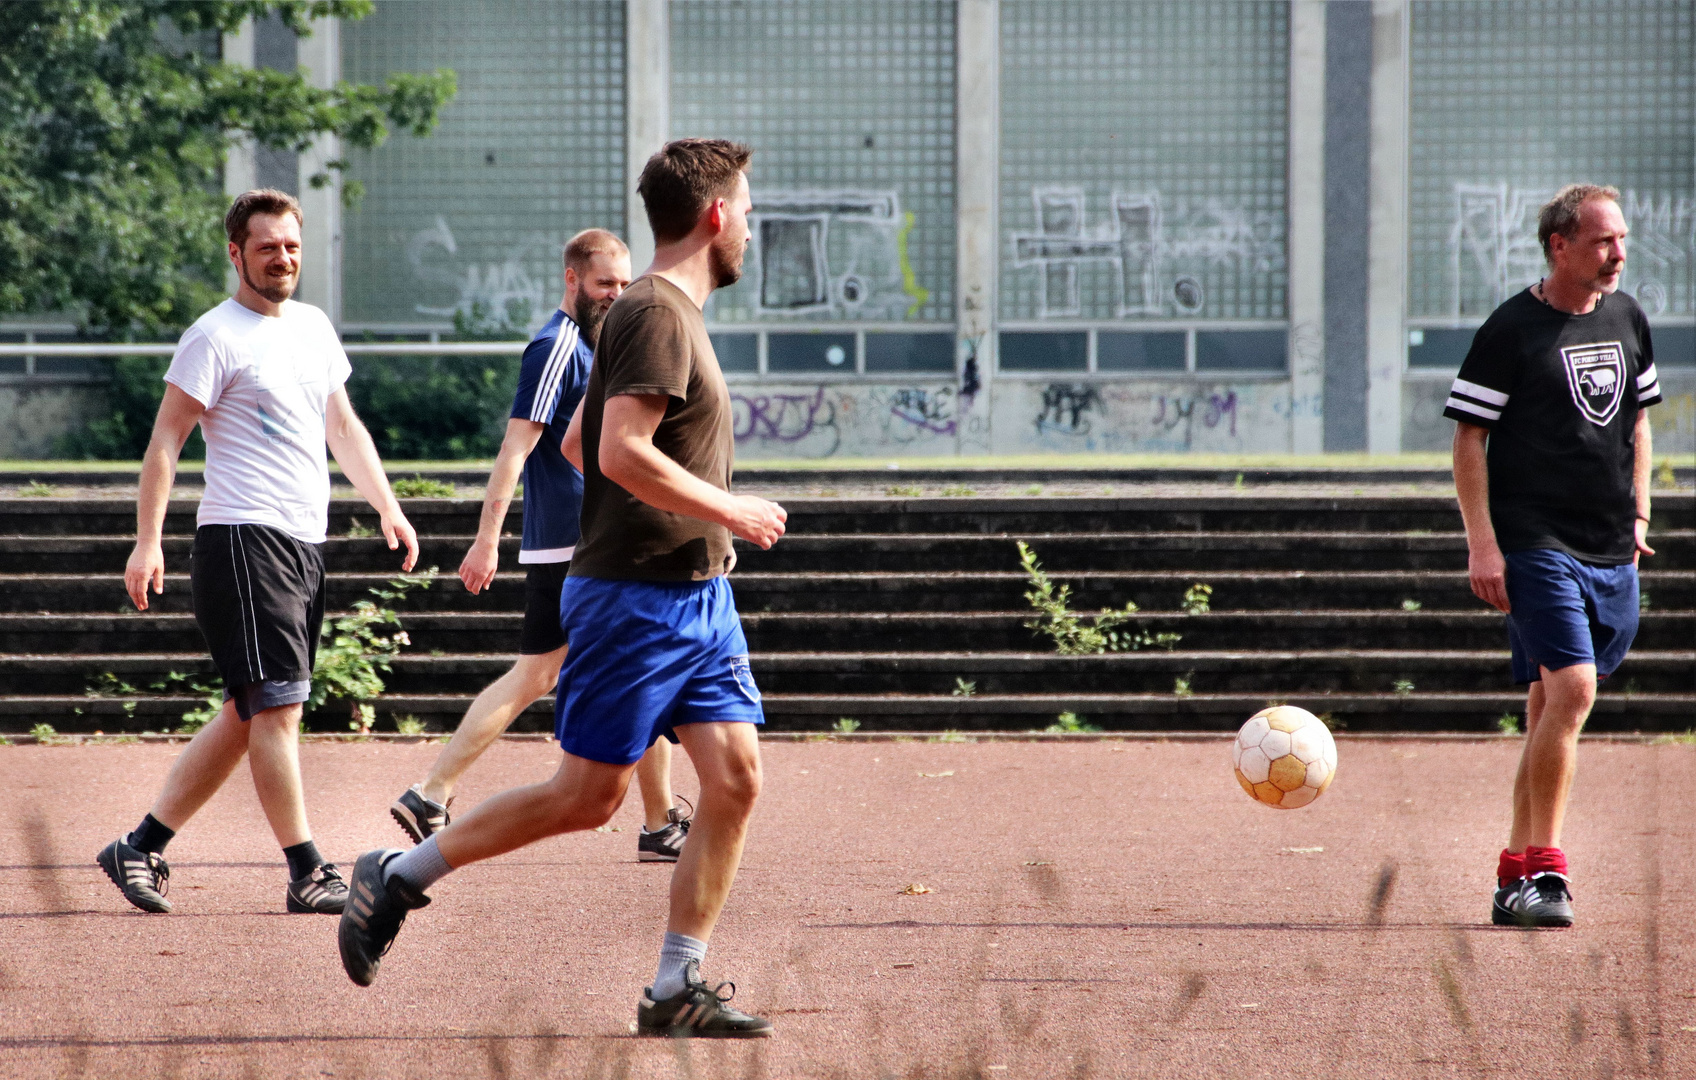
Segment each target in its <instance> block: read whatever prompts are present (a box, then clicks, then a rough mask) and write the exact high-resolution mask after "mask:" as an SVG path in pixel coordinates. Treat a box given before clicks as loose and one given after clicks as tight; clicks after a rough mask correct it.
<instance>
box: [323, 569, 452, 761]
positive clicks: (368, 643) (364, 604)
mask: <svg viewBox="0 0 1696 1080" xmlns="http://www.w3.org/2000/svg"><path fill="white" fill-rule="evenodd" d="M435 577H436V568H435V567H434V566H432V567H430V569H428V570H426V571H425V572H424V573H422V574H402V575H401V576H399V577H397V578H393V579H391V580H390V581H389V583H388V587H387V588H376V587H373V588H371V589H369V590H367V591H369V592H370V593H371V595H372V596H375V597H376V598H377V599H378V600H383V601H389V602H392V603H396V604H398V603H400V602H402V601H404V600H405V599H406V594H407V593H409V592H411V591H412V590H413V589H427V588H429V587H430V583H431V582H432V581H433V580H435ZM391 626H392V627H394V630H393V631H392V632H390V631H389V629H388V628H389V627H391ZM410 644H412V639H411V638H409V637H407V634H406V631H405V630H404V629H402V628H401V625H400V616H398V615H396V614H395V612H394V611H393V610H392V609H391V608H388V607H379V606H378V605H377V604H376V603H373V602H372V601H370V600H360V601H358V602H357V603H355V604H354V605H353V611H352V612H351V613H350V614H347V615H344V616H342V617H341V618H339V619H337V620H336V621H335V622H334V623H333V624H332V625H330V626H326V627H325V628H324V633H323V638H322V642H321V643H320V645H319V646H318V666H317V669H316V670H315V671H313V673H312V696H311V697H309V698H308V699H307V706H306V707H307V708H308V709H317V708H321V707H322V706H323V705H324V703H325V702H326V701H328V700H329V699H330V698H340V699H342V700H344V701H347V702H349V703H350V712H351V714H352V719H351V720H350V721H349V722H348V729H349V730H351V731H353V732H355V733H357V734H360V735H364V734H366V733H368V732H369V731H370V730H371V725H372V724H373V723H374V722H375V721H376V718H377V713H376V709H374V708H373V707H372V706H371V705H370V702H371V701H372V700H374V699H375V698H376V697H377V696H378V695H379V694H381V693H382V692H383V679H382V676H381V675H380V674H379V672H380V671H388V670H389V668H390V664H391V662H392V661H393V659H394V658H395V657H396V656H397V655H399V653H400V650H401V647H402V646H403V645H410Z"/></svg>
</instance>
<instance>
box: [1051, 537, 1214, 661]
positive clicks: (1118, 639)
mask: <svg viewBox="0 0 1696 1080" xmlns="http://www.w3.org/2000/svg"><path fill="white" fill-rule="evenodd" d="M1018 547H1019V565H1020V566H1021V567H1023V568H1024V571H1025V576H1026V577H1027V578H1029V580H1030V584H1031V588H1030V590H1029V591H1028V592H1026V593H1025V601H1026V602H1027V603H1029V604H1030V606H1031V607H1032V608H1034V609H1035V610H1036V612H1037V617H1036V618H1034V619H1032V620H1031V621H1029V622H1027V623H1025V625H1026V626H1027V627H1029V628H1030V629H1032V630H1035V631H1036V632H1037V633H1039V634H1045V635H1047V636H1048V637H1049V638H1050V639H1051V640H1052V641H1053V642H1054V651H1055V652H1058V653H1060V654H1061V655H1062V656H1085V655H1091V654H1094V653H1104V652H1123V651H1126V650H1131V651H1134V650H1137V649H1141V648H1144V647H1145V646H1149V645H1158V646H1159V647H1161V648H1163V649H1170V648H1171V647H1172V646H1174V645H1176V644H1177V643H1178V642H1179V641H1181V640H1183V635H1181V634H1171V633H1163V634H1151V633H1149V632H1148V631H1147V630H1137V631H1135V632H1132V631H1122V630H1116V629H1114V628H1115V627H1118V626H1122V625H1124V624H1125V623H1127V622H1130V621H1131V620H1132V619H1133V618H1135V617H1136V613H1137V606H1136V605H1135V604H1129V603H1128V604H1126V605H1125V606H1124V607H1122V608H1107V609H1104V610H1102V611H1100V612H1098V613H1097V614H1095V615H1092V616H1090V617H1089V620H1090V621H1089V623H1088V625H1086V624H1085V623H1084V619H1083V616H1081V615H1078V614H1077V613H1075V612H1073V611H1072V609H1071V599H1072V587H1071V586H1070V585H1060V586H1058V587H1057V586H1055V584H1054V582H1053V581H1051V580H1050V579H1049V577H1048V573H1047V571H1045V570H1043V568H1042V563H1041V562H1040V561H1038V559H1037V557H1036V551H1035V550H1033V549H1032V548H1031V547H1030V545H1028V544H1026V543H1025V542H1024V541H1023V540H1020V541H1018Z"/></svg>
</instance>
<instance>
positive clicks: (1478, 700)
mask: <svg viewBox="0 0 1696 1080" xmlns="http://www.w3.org/2000/svg"><path fill="white" fill-rule="evenodd" d="M470 703H471V697H470V695H465V694H385V695H383V696H382V697H381V698H379V699H378V700H377V701H376V702H375V703H374V704H375V707H376V710H377V717H378V719H377V724H376V729H377V730H385V731H388V730H394V728H395V718H396V717H398V716H410V717H413V718H416V719H418V720H422V721H424V722H425V723H426V724H427V725H428V728H429V729H430V730H433V731H447V730H451V729H452V728H453V726H454V725H455V724H457V723H458V722H459V718H460V717H461V716H463V715H464V712H465V708H466V706H468V705H469V704H470ZM1271 703H1284V704H1291V705H1299V706H1301V707H1302V708H1305V709H1307V710H1309V711H1311V712H1313V713H1315V714H1317V715H1320V716H1325V717H1328V718H1329V719H1330V720H1331V722H1332V723H1333V725H1334V726H1338V727H1340V728H1342V729H1345V730H1348V731H1404V732H1405V731H1495V730H1497V723H1498V721H1499V720H1500V718H1501V717H1503V716H1514V717H1516V718H1518V720H1519V721H1520V722H1521V723H1523V718H1524V712H1525V695H1524V694H1523V693H1515V692H1507V691H1504V692H1498V693H1465V694H1442V693H1418V692H1416V693H1411V694H1396V693H1366V694H1360V693H1334V694H1325V693H1288V694H1272V695H1267V694H1262V693H1249V694H1242V693H1237V694H1193V695H1190V696H1187V697H1185V696H1178V695H1174V694H1170V693H1166V694H1090V693H1061V694H1023V695H987V694H984V695H978V696H975V697H971V698H959V697H952V696H948V695H920V694H766V695H765V697H764V702H763V704H764V707H765V713H766V723H767V727H768V729H770V730H774V731H828V730H830V728H831V727H832V726H834V725H835V724H836V723H837V722H838V721H839V720H842V719H845V718H846V719H850V720H854V721H857V722H858V723H859V724H860V725H861V727H862V729H863V730H871V731H879V730H882V731H948V730H955V731H962V732H969V731H991V730H1009V729H1011V730H1032V729H1041V728H1044V727H1047V726H1048V725H1049V724H1052V723H1054V722H1055V721H1056V720H1057V718H1058V717H1059V715H1060V714H1061V713H1064V712H1071V713H1074V714H1076V715H1077V716H1078V717H1079V718H1080V720H1081V721H1083V722H1085V723H1089V724H1093V725H1096V726H1098V727H1100V728H1102V729H1104V730H1108V731H1196V730H1212V731H1229V730H1232V729H1234V728H1236V727H1238V726H1240V725H1241V724H1242V723H1243V721H1245V720H1246V719H1248V717H1249V716H1251V715H1253V714H1254V713H1255V712H1257V711H1258V710H1260V709H1262V708H1264V707H1265V706H1266V705H1268V704H1271ZM200 704H201V702H200V699H198V698H194V697H187V696H175V697H148V698H130V699H125V698H99V699H93V698H86V697H76V696H69V695H28V696H25V695H8V696H0V729H4V730H10V731H24V730H28V729H29V728H30V727H31V726H33V725H34V724H38V723H47V724H51V725H53V727H54V728H56V729H58V730H60V731H96V730H98V731H105V732H108V733H112V732H141V731H170V730H174V729H175V728H176V727H177V725H178V724H179V723H180V721H181V717H182V714H183V713H184V712H186V711H187V710H189V709H193V708H198V707H199V706H200ZM1693 714H1696V694H1624V693H1618V694H1603V695H1602V696H1601V697H1600V698H1598V699H1597V702H1596V707H1595V709H1594V710H1593V711H1592V714H1591V718H1590V722H1589V724H1588V725H1587V727H1586V730H1588V731H1591V732H1611V731H1683V730H1685V729H1686V728H1688V727H1689V725H1690V717H1691V716H1692V715H1693ZM347 718H348V713H347V712H345V711H344V710H343V707H342V706H341V705H340V704H339V703H332V704H331V706H330V707H328V708H326V709H324V710H320V711H319V712H317V713H315V714H313V715H311V716H309V717H308V718H307V727H308V728H309V729H311V730H318V731H345V730H346V728H347V723H348V719H347ZM552 729H553V705H552V702H551V701H550V700H548V699H546V698H543V699H540V700H538V701H537V702H535V703H534V704H533V705H531V706H530V707H529V708H528V709H526V710H525V711H524V712H523V713H521V714H520V715H519V717H518V718H517V720H516V721H515V722H514V723H513V725H512V730H514V731H551V730H552Z"/></svg>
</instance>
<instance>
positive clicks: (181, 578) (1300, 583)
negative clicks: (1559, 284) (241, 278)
mask: <svg viewBox="0 0 1696 1080" xmlns="http://www.w3.org/2000/svg"><path fill="white" fill-rule="evenodd" d="M1051 576H1052V578H1053V580H1054V581H1055V583H1056V584H1063V585H1068V586H1070V587H1071V589H1072V601H1071V603H1072V606H1073V607H1074V608H1079V609H1099V608H1108V607H1122V606H1124V604H1125V603H1126V601H1131V602H1134V603H1136V605H1137V606H1138V607H1139V608H1142V609H1143V610H1145V611H1160V610H1166V611H1171V610H1175V609H1178V608H1181V607H1182V605H1183V599H1184V593H1185V591H1186V590H1187V589H1189V588H1190V587H1191V585H1193V584H1196V583H1198V582H1205V583H1206V584H1208V585H1209V586H1210V587H1211V588H1212V590H1213V593H1212V601H1211V602H1212V606H1213V610H1215V611H1264V610H1288V609H1292V608H1296V607H1298V606H1299V605H1301V604H1305V603H1314V602H1322V603H1324V604H1325V606H1326V607H1328V608H1331V609H1364V610H1379V611H1382V610H1401V609H1402V608H1403V605H1404V604H1405V603H1407V602H1408V601H1412V602H1413V603H1414V604H1416V605H1419V607H1420V608H1424V609H1429V610H1455V611H1471V610H1476V609H1477V608H1478V607H1479V606H1480V604H1481V601H1479V599H1478V598H1477V597H1475V596H1474V595H1472V589H1471V586H1470V585H1469V584H1468V583H1467V578H1466V575H1465V574H1464V573H1463V572H1459V571H1447V570H1423V571H1421V570H1415V571H1370V570H1369V571H1347V570H1345V571H1323V570H1314V571H1307V570H1267V571H1244V570H1233V571H1224V572H1211V573H1210V572H1207V571H1200V570H1189V571H1184V570H1157V571H1143V572H1138V571H1060V572H1057V573H1055V574H1053V575H1051ZM393 577H394V575H393V574H368V573H347V572H341V573H332V574H331V575H330V578H329V603H330V606H331V607H333V608H347V607H350V606H351V605H352V604H353V603H354V601H356V600H363V599H369V598H370V596H371V593H370V590H372V589H382V588H384V587H385V586H386V585H387V583H388V582H389V581H390V580H391V579H392V578H393ZM731 584H732V585H733V586H734V589H735V592H736V601H737V607H738V608H739V610H742V611H744V612H752V613H757V612H768V611H771V612H777V611H820V612H823V611H1006V610H1009V609H1017V608H1018V607H1020V606H1021V605H1023V604H1024V603H1025V599H1024V594H1025V592H1026V590H1027V589H1028V588H1029V587H1030V582H1029V580H1028V579H1027V578H1026V576H1025V575H1024V573H1022V572H1018V571H1012V572H1009V571H999V572H997V571H976V572H972V571H964V572H962V571H955V572H948V571H941V572H933V573H891V572H879V571H866V572H861V573H825V572H817V571H803V572H799V573H793V574H776V573H763V572H759V571H751V572H747V573H740V572H739V573H735V574H732V575H731ZM1641 586H1642V589H1643V591H1644V592H1645V593H1647V594H1648V595H1649V597H1650V604H1651V606H1658V607H1662V608H1666V609H1672V610H1690V609H1696V571H1690V570H1672V571H1644V572H1643V574H1642V577H1641ZM149 605H150V607H151V609H152V610H156V611H161V612H181V611H190V610H192V607H191V597H190V588H189V579H188V576H187V575H186V574H168V575H166V578H165V592H164V593H163V594H162V595H156V596H154V597H152V598H151V599H150V601H149ZM391 606H394V607H395V608H396V609H397V610H401V611H481V612H490V611H497V612H501V611H504V612H513V611H522V610H523V607H524V574H523V573H522V572H519V571H510V572H505V573H501V574H497V575H496V576H495V580H494V582H493V584H492V585H491V586H490V587H489V588H488V589H485V590H484V591H483V592H482V593H480V594H478V595H475V596H473V595H472V594H471V593H469V592H467V591H466V589H465V587H464V586H463V585H461V584H460V582H459V579H458V578H457V577H456V576H454V575H451V574H443V575H440V576H439V577H438V578H437V580H436V581H435V582H434V583H433V584H432V586H431V587H430V588H428V589H417V590H413V591H411V592H410V593H409V594H408V595H407V597H406V599H405V601H404V602H402V603H400V604H392V605H391ZM128 607H129V599H128V597H127V596H126V595H125V593H124V591H123V581H122V579H121V578H120V577H119V576H118V575H116V574H100V575H89V574H0V611H14V612H28V611H34V612H48V611H52V612H59V613H62V614H72V613H77V612H113V611H119V610H121V609H127V608H128ZM1416 610H1417V609H1416Z"/></svg>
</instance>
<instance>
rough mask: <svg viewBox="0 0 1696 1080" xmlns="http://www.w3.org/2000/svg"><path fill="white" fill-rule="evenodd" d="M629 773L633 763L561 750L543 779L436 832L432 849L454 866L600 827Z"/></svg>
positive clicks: (621, 793) (620, 797) (503, 794)
mask: <svg viewBox="0 0 1696 1080" xmlns="http://www.w3.org/2000/svg"><path fill="white" fill-rule="evenodd" d="M635 771H636V766H635V765H606V764H603V763H602V762H599V761H590V760H588V759H587V758H580V757H576V756H574V755H572V754H567V755H565V760H564V761H562V762H561V763H560V766H559V771H558V772H556V773H555V774H554V775H553V776H552V777H550V778H549V779H547V780H544V781H542V782H541V783H540V784H530V785H527V786H525V787H516V788H508V789H507V790H505V791H503V792H501V793H500V794H498V795H492V796H490V797H489V798H487V799H484V800H483V801H482V802H480V803H478V804H477V805H476V806H475V807H473V808H472V809H471V810H470V811H468V812H467V813H466V814H465V816H464V817H462V818H458V819H457V820H455V821H454V823H453V824H452V825H449V826H448V827H447V828H445V829H443V830H442V831H441V832H439V833H437V834H436V846H437V850H438V851H440V852H441V853H442V858H443V859H444V860H446V862H447V864H448V865H449V866H451V867H453V868H454V869H456V870H457V869H459V868H460V867H462V866H465V865H466V864H468V863H474V862H479V861H481V860H483V859H490V858H493V857H494V856H496V855H502V854H505V853H506V852H508V851H514V850H516V849H518V848H521V847H523V846H524V845H526V844H530V843H534V842H535V841H537V840H542V839H545V838H546V837H549V836H557V835H558V834H560V833H566V832H576V831H578V830H580V829H593V828H595V827H596V826H599V825H604V824H606V823H607V821H608V820H610V819H611V818H612V815H613V813H614V812H615V811H617V810H618V808H619V806H620V804H622V803H623V802H624V792H625V790H626V789H627V788H628V787H629V786H630V774H631V773H633V772H635Z"/></svg>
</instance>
